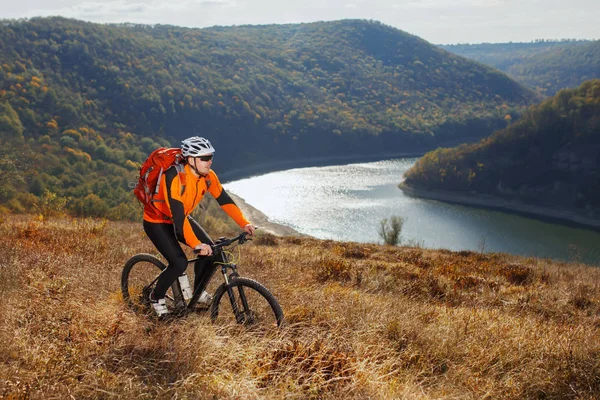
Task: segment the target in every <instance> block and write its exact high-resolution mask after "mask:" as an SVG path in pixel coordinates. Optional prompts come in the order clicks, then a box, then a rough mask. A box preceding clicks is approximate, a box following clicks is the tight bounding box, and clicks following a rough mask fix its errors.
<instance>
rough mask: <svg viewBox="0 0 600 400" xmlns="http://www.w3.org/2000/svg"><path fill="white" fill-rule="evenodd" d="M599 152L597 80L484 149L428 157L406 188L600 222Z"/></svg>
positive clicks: (546, 105)
mask: <svg viewBox="0 0 600 400" xmlns="http://www.w3.org/2000/svg"><path fill="white" fill-rule="evenodd" d="M599 153H600V80H591V81H587V82H585V83H584V84H582V85H581V86H580V87H579V88H577V89H569V90H567V89H565V90H563V91H561V92H559V93H558V94H557V95H556V96H554V97H553V98H550V99H548V100H546V101H545V102H543V103H541V104H540V105H537V106H533V107H531V108H530V109H529V110H528V111H527V113H526V114H525V116H524V117H523V118H522V119H520V120H518V121H516V122H515V123H514V124H512V125H510V126H509V127H508V128H506V129H504V130H501V131H498V132H496V133H495V134H494V135H492V136H490V137H489V138H487V139H483V140H482V141H480V142H479V143H476V144H472V145H462V146H459V147H455V148H450V149H442V148H440V149H438V150H436V151H434V152H430V153H427V154H426V155H425V156H423V157H422V158H421V159H420V160H419V161H418V162H417V163H416V164H415V166H414V167H413V168H411V169H410V170H409V171H408V172H407V173H406V184H407V185H409V186H414V187H421V188H425V189H440V190H445V191H453V192H461V193H464V194H469V195H477V194H485V195H492V196H496V197H499V198H505V199H507V200H519V201H522V202H526V203H529V204H533V205H539V206H548V207H555V208H557V209H563V210H570V211H574V212H575V213H577V214H579V215H581V216H583V217H584V218H590V219H595V220H600V214H599V210H600V177H599V172H600V160H599V159H598V154H599Z"/></svg>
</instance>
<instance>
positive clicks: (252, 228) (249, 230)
mask: <svg viewBox="0 0 600 400" xmlns="http://www.w3.org/2000/svg"><path fill="white" fill-rule="evenodd" d="M255 230H256V227H255V226H254V225H252V224H248V225H246V226H245V227H244V232H246V233H247V234H248V235H250V236H254V231H255Z"/></svg>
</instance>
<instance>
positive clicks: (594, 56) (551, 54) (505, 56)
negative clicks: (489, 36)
mask: <svg viewBox="0 0 600 400" xmlns="http://www.w3.org/2000/svg"><path fill="white" fill-rule="evenodd" d="M441 47H442V48H443V49H445V50H448V51H450V52H452V53H455V54H458V55H461V56H463V57H467V58H469V59H472V60H476V61H479V62H481V63H483V64H486V65H490V66H492V67H494V68H498V69H499V70H501V71H503V72H505V73H506V74H508V75H509V76H510V77H512V78H513V79H515V80H516V81H518V82H520V83H522V84H524V85H525V86H527V87H530V88H532V89H535V90H537V91H538V92H540V93H542V94H544V95H546V96H554V95H555V94H556V93H557V92H558V91H559V90H561V89H565V88H575V87H577V86H579V85H580V84H581V83H583V82H584V81H586V80H589V79H597V78H600V41H599V40H596V41H591V40H566V41H537V42H532V43H496V44H493V43H482V44H472V45H469V44H464V45H463V44H459V45H444V46H441Z"/></svg>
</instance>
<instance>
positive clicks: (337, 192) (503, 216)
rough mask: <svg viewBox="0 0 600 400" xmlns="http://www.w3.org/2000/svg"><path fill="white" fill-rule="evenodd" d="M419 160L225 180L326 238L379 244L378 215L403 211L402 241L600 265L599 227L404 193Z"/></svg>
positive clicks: (274, 217)
mask: <svg viewBox="0 0 600 400" xmlns="http://www.w3.org/2000/svg"><path fill="white" fill-rule="evenodd" d="M416 160H417V158H402V159H395V160H386V161H379V162H368V163H356V164H349V165H337V166H327V167H311V168H296V169H290V170H287V171H279V172H273V173H268V174H264V175H260V176H254V177H251V178H247V179H241V180H237V181H232V182H228V183H226V184H224V186H225V188H226V189H227V190H228V191H231V192H232V193H234V194H236V195H238V196H240V197H242V198H243V199H245V201H246V202H247V203H249V204H251V205H252V206H254V207H256V208H258V209H259V210H260V211H262V212H263V213H264V214H266V215H267V216H268V217H269V220H270V221H272V222H274V223H278V224H282V225H286V226H290V227H292V228H294V229H295V230H297V231H298V232H300V233H304V234H307V235H310V236H314V237H317V238H321V239H333V240H339V241H355V242H372V243H377V242H379V243H381V242H382V240H381V238H380V237H379V235H378V233H377V229H378V227H379V222H380V221H381V220H382V219H383V218H389V217H391V216H401V217H402V218H404V221H405V222H404V226H403V229H402V236H401V237H402V244H411V245H418V246H421V247H425V248H433V249H440V248H444V249H450V250H473V251H483V252H504V253H511V254H518V255H525V256H534V257H541V258H552V259H558V260H564V261H581V262H586V263H589V264H594V265H600V249H599V248H598V247H599V246H598V244H599V243H600V233H598V232H596V231H593V230H590V229H581V228H574V227H571V226H566V225H562V224H558V223H551V222H545V221H540V220H537V219H534V218H528V217H523V216H520V215H516V214H511V213H505V212H501V211H495V210H489V209H482V208H474V207H467V206H461V205H456V204H448V203H444V202H440V201H435V200H427V199H421V198H416V197H411V196H408V195H405V194H404V193H403V192H402V191H401V190H399V189H398V187H397V185H398V183H399V181H400V179H401V176H402V174H403V173H404V172H405V171H406V170H408V169H409V168H410V167H411V166H412V165H413V164H414V163H415V161H416Z"/></svg>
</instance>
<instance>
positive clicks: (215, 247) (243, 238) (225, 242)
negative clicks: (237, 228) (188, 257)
mask: <svg viewBox="0 0 600 400" xmlns="http://www.w3.org/2000/svg"><path fill="white" fill-rule="evenodd" d="M247 236H248V232H242V233H240V234H239V235H237V236H236V237H234V238H231V239H225V238H220V239H219V240H217V242H216V243H215V244H211V245H210V248H211V249H212V252H213V254H215V253H218V252H219V251H221V250H222V249H223V247H227V246H230V245H232V244H234V243H235V242H240V244H244V243H246V242H247V241H248V240H252V239H248V238H247ZM199 252H200V250H194V253H196V254H198V253H199Z"/></svg>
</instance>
